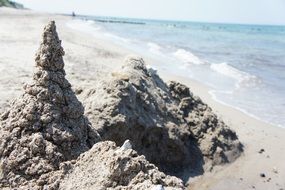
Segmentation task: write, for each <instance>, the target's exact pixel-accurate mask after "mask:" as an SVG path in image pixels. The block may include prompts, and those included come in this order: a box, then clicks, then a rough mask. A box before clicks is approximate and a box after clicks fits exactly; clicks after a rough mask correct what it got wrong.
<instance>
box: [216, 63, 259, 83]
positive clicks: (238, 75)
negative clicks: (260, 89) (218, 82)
mask: <svg viewBox="0 0 285 190" xmlns="http://www.w3.org/2000/svg"><path fill="white" fill-rule="evenodd" d="M210 68H211V69H212V70H213V71H215V72H218V73H220V74H222V75H225V76H227V77H230V78H233V79H235V80H237V83H236V88H240V87H241V86H242V87H255V86H256V85H257V84H260V83H261V80H260V79H259V78H258V77H256V76H254V75H251V74H249V73H246V72H244V71H240V70H238V69H237V68H235V67H233V66H230V65H229V64H227V63H219V64H211V66H210Z"/></svg>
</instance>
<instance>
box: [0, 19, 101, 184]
mask: <svg viewBox="0 0 285 190" xmlns="http://www.w3.org/2000/svg"><path fill="white" fill-rule="evenodd" d="M63 55H64V51H63V48H62V47H61V41H60V40H59V38H58V35H57V32H56V26H55V22H54V21H51V22H49V23H48V25H47V26H46V27H45V28H44V33H43V36H42V42H41V45H40V48H39V50H38V52H37V54H36V59H35V61H36V72H35V73H34V77H33V83H32V84H31V85H25V86H24V89H25V92H24V93H23V95H22V96H21V97H19V98H18V99H16V100H15V101H14V102H12V105H11V107H10V109H9V110H8V111H7V112H6V113H4V114H3V115H2V118H1V128H0V139H1V141H0V159H1V170H0V187H1V186H2V187H5V186H6V187H17V186H19V184H20V185H23V186H27V185H28V186H29V184H33V185H32V186H34V185H35V186H39V187H41V186H44V185H46V184H49V183H52V181H51V179H50V175H51V172H54V171H57V170H59V169H60V167H62V166H61V165H62V164H61V163H63V162H64V161H68V160H72V159H75V158H76V157H77V156H78V155H79V154H80V153H82V152H84V151H86V150H88V149H89V148H90V147H91V146H92V145H93V144H94V143H95V142H96V141H97V139H98V138H99V136H97V133H96V131H93V130H92V129H91V127H90V123H89V122H88V120H87V119H86V118H85V117H84V115H83V113H84V108H83V106H82V104H81V102H79V101H78V99H77V98H76V96H75V94H74V92H73V91H72V89H71V85H70V83H69V82H68V81H67V80H66V78H65V71H64V61H63V58H62V56H63ZM54 180H56V179H54Z"/></svg>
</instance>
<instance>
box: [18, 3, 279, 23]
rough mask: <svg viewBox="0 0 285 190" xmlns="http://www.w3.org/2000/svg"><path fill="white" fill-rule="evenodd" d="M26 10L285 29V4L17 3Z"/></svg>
mask: <svg viewBox="0 0 285 190" xmlns="http://www.w3.org/2000/svg"><path fill="white" fill-rule="evenodd" d="M15 1H16V2H19V3H22V4H24V6H25V7H27V8H31V9H34V10H39V11H45V12H52V13H71V12H72V11H74V12H75V13H77V14H84V15H94V16H114V17H131V18H147V19H163V20H186V21H198V22H219V23H243V24H270V25H285V0H15Z"/></svg>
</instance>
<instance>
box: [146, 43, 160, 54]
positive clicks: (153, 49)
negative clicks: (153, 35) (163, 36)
mask: <svg viewBox="0 0 285 190" xmlns="http://www.w3.org/2000/svg"><path fill="white" fill-rule="evenodd" d="M147 46H148V48H149V51H150V52H151V53H154V54H159V55H160V54H161V51H160V50H161V49H162V48H161V46H159V45H158V44H156V43H153V42H148V43H147Z"/></svg>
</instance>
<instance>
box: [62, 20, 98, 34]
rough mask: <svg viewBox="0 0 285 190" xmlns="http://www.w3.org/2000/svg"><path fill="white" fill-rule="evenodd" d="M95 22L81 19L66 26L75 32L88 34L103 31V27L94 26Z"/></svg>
mask: <svg viewBox="0 0 285 190" xmlns="http://www.w3.org/2000/svg"><path fill="white" fill-rule="evenodd" d="M94 23H95V22H94V21H92V20H87V21H82V20H79V19H76V20H72V21H69V22H67V23H66V25H67V26H68V27H69V28H71V29H74V30H79V31H83V32H88V33H92V34H93V33H94V32H95V31H96V32H97V31H99V30H101V27H100V26H98V25H95V24H94Z"/></svg>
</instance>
